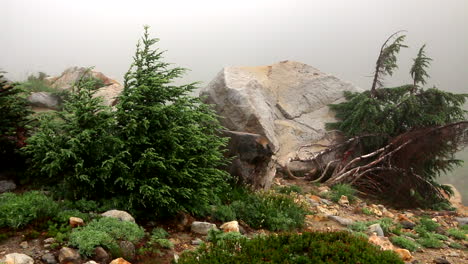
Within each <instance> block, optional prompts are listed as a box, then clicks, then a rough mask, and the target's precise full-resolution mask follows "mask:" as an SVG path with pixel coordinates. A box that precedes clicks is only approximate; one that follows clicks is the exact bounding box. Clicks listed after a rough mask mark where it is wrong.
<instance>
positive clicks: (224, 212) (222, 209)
mask: <svg viewBox="0 0 468 264" xmlns="http://www.w3.org/2000/svg"><path fill="white" fill-rule="evenodd" d="M211 216H212V217H213V218H214V219H216V220H219V221H221V222H229V221H234V220H236V212H234V210H233V209H232V207H231V206H229V205H218V206H216V207H215V208H213V210H212V212H211Z"/></svg>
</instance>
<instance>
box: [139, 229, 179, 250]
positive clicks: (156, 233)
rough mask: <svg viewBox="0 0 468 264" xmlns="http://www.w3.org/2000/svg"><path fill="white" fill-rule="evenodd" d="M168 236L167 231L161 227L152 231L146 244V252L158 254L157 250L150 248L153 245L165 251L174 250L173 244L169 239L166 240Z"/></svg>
mask: <svg viewBox="0 0 468 264" xmlns="http://www.w3.org/2000/svg"><path fill="white" fill-rule="evenodd" d="M168 235H169V233H167V231H166V230H164V229H163V228H161V227H157V228H155V229H153V231H152V232H151V236H150V239H149V241H148V243H147V247H146V250H147V251H151V252H156V253H157V252H159V250H157V249H154V248H152V247H153V246H155V245H157V246H160V247H162V248H166V249H172V248H174V244H173V243H172V242H171V241H170V240H169V239H167V236H168Z"/></svg>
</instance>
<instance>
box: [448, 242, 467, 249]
mask: <svg viewBox="0 0 468 264" xmlns="http://www.w3.org/2000/svg"><path fill="white" fill-rule="evenodd" d="M449 247H451V248H456V249H464V248H465V246H463V245H462V244H460V243H457V242H452V243H450V244H449Z"/></svg>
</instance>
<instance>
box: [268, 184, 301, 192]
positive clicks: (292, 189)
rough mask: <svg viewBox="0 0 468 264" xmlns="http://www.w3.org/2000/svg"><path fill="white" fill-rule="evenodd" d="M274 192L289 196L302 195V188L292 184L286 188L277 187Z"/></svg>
mask: <svg viewBox="0 0 468 264" xmlns="http://www.w3.org/2000/svg"><path fill="white" fill-rule="evenodd" d="M274 190H275V191H277V192H279V193H283V194H290V193H292V192H295V193H299V194H301V193H302V188H301V187H299V186H297V185H294V184H293V185H287V186H277V187H276V188H274Z"/></svg>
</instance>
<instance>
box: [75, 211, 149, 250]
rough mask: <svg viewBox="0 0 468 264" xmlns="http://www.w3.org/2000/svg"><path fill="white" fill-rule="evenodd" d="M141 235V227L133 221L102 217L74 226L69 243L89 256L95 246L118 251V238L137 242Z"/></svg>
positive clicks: (142, 232)
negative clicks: (82, 225) (80, 225)
mask: <svg viewBox="0 0 468 264" xmlns="http://www.w3.org/2000/svg"><path fill="white" fill-rule="evenodd" d="M143 236H144V230H143V228H141V227H139V226H138V225H137V224H135V223H133V222H128V221H120V220H118V219H115V218H111V217H103V218H100V219H96V220H93V221H91V222H90V223H89V224H88V225H87V226H84V227H78V228H75V229H74V230H73V231H72V232H71V234H70V242H69V243H70V245H71V246H75V247H77V248H78V249H79V251H80V254H83V255H85V256H90V255H91V254H92V253H93V250H94V248H96V247H97V246H102V247H104V248H107V249H109V250H111V251H114V252H115V251H118V245H117V241H118V240H126V241H130V242H137V241H139V240H140V239H141V238H143Z"/></svg>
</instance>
